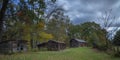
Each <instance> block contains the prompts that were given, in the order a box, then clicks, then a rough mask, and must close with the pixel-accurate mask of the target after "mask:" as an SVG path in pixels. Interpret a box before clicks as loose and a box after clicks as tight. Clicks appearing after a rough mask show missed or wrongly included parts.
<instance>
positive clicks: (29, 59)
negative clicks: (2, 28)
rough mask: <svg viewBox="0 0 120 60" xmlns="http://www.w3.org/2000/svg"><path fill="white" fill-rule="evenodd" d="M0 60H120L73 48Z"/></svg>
mask: <svg viewBox="0 0 120 60" xmlns="http://www.w3.org/2000/svg"><path fill="white" fill-rule="evenodd" d="M0 60H120V58H114V57H111V56H110V55H107V54H105V53H103V52H98V51H96V50H93V49H91V48H87V47H81V48H71V49H66V50H63V51H57V52H56V51H41V52H31V53H18V54H14V55H0Z"/></svg>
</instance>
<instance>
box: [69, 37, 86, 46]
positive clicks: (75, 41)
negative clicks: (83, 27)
mask: <svg viewBox="0 0 120 60" xmlns="http://www.w3.org/2000/svg"><path fill="white" fill-rule="evenodd" d="M86 45H87V42H86V41H84V40H80V39H71V40H70V47H83V46H86Z"/></svg>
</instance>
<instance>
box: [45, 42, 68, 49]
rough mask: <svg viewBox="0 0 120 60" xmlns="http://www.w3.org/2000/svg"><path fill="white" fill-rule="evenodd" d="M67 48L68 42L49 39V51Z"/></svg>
mask: <svg viewBox="0 0 120 60" xmlns="http://www.w3.org/2000/svg"><path fill="white" fill-rule="evenodd" d="M65 48H66V44H65V43H64V42H58V41H53V40H49V41H48V43H47V49H48V50H49V51H58V50H63V49H65Z"/></svg>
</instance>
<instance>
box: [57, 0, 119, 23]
mask: <svg viewBox="0 0 120 60" xmlns="http://www.w3.org/2000/svg"><path fill="white" fill-rule="evenodd" d="M58 4H59V5H62V6H63V8H64V9H65V10H66V11H65V14H66V15H68V16H69V17H70V19H71V21H72V22H73V23H74V24H80V23H84V22H87V21H95V22H97V23H99V22H100V21H98V19H97V18H98V17H100V16H101V15H103V12H104V11H109V10H110V9H112V15H113V16H116V20H117V23H116V25H119V23H118V22H120V21H119V20H120V0H58Z"/></svg>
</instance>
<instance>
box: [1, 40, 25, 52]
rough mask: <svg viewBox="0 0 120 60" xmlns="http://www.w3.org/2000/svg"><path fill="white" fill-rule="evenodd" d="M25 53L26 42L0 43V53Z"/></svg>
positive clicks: (11, 41) (8, 41)
mask: <svg viewBox="0 0 120 60" xmlns="http://www.w3.org/2000/svg"><path fill="white" fill-rule="evenodd" d="M21 51H27V41H26V40H6V41H2V42H0V53H15V52H21Z"/></svg>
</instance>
